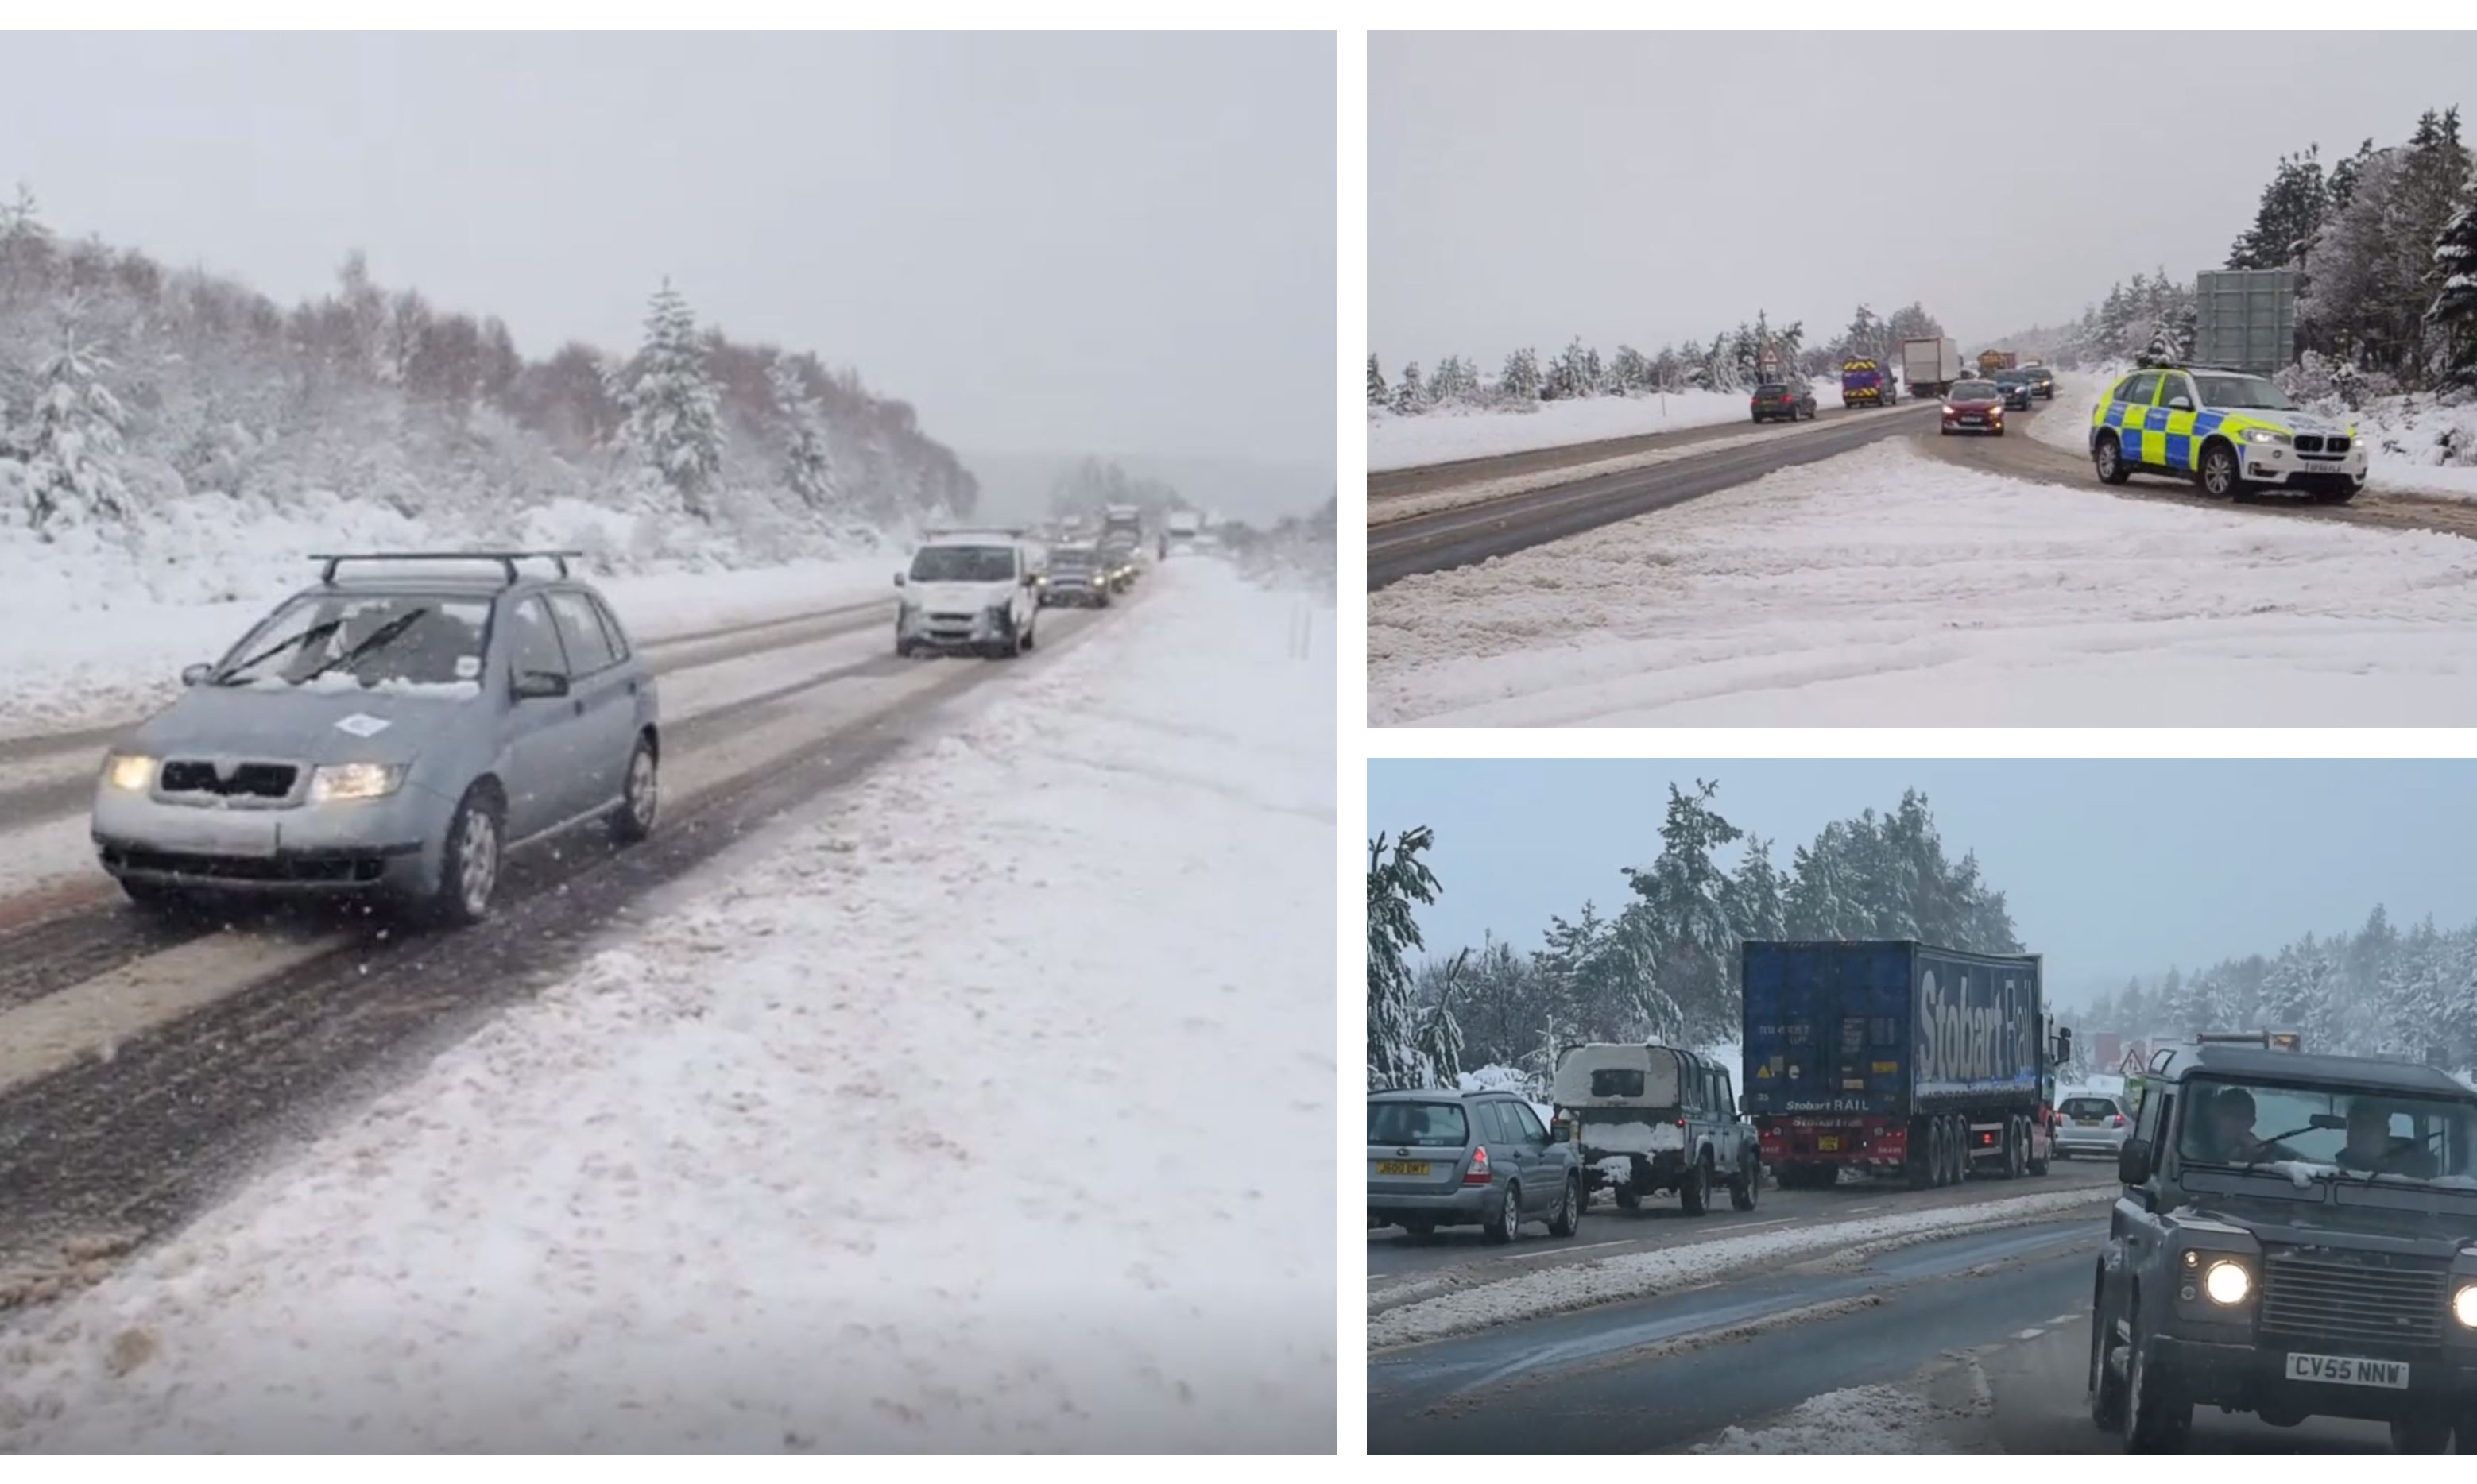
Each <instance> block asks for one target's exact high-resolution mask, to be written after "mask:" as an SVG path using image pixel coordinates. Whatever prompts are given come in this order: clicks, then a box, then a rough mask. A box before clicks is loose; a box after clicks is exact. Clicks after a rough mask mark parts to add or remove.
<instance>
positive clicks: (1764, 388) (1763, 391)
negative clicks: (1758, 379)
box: [1755, 382, 1789, 397]
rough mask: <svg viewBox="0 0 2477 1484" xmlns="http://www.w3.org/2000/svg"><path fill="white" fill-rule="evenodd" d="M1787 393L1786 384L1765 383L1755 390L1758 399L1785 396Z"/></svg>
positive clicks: (1787, 387)
mask: <svg viewBox="0 0 2477 1484" xmlns="http://www.w3.org/2000/svg"><path fill="white" fill-rule="evenodd" d="M1788 393H1789V386H1788V384H1787V383H1782V382H1765V383H1764V384H1762V385H1761V386H1758V387H1756V388H1755V395H1756V396H1758V397H1780V396H1786V395H1788Z"/></svg>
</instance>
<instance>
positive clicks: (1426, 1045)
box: [1413, 949, 1470, 1087]
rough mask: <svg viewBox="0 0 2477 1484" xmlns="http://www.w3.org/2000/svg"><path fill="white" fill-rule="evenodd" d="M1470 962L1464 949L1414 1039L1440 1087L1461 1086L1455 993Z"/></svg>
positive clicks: (1460, 1031) (1422, 1015) (1459, 1029)
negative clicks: (1455, 1018)
mask: <svg viewBox="0 0 2477 1484" xmlns="http://www.w3.org/2000/svg"><path fill="white" fill-rule="evenodd" d="M1469 960H1470V950H1469V949H1464V950H1463V951H1462V952H1461V954H1460V955H1459V956H1457V957H1456V958H1455V959H1454V962H1453V964H1452V966H1451V967H1450V968H1448V969H1447V970H1446V971H1445V973H1444V975H1443V977H1442V981H1441V982H1440V983H1439V985H1438V989H1437V998H1436V999H1435V1000H1434V1001H1433V1002H1430V1003H1429V1004H1428V1006H1427V1007H1426V1008H1425V1009H1423V1010H1421V1011H1420V1012H1419V1025H1418V1029H1417V1030H1416V1032H1414V1036H1413V1040H1414V1043H1415V1044H1416V1045H1417V1047H1418V1051H1419V1054H1420V1055H1421V1056H1422V1057H1424V1058H1425V1059H1426V1061H1427V1063H1428V1068H1429V1071H1430V1074H1431V1075H1432V1076H1434V1077H1435V1078H1436V1084H1435V1085H1437V1086H1439V1087H1459V1086H1461V1085H1462V1078H1463V1027H1462V1026H1460V1025H1458V1024H1457V1023H1456V1022H1455V1020H1454V990H1455V988H1456V981H1457V980H1459V979H1460V978H1461V977H1462V971H1463V967H1464V965H1465V964H1466V963H1468V962H1469Z"/></svg>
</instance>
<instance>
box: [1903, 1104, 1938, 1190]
mask: <svg viewBox="0 0 2477 1484" xmlns="http://www.w3.org/2000/svg"><path fill="white" fill-rule="evenodd" d="M1935 1171H1936V1164H1935V1125H1934V1124H1932V1123H1930V1122H1928V1121H1926V1120H1924V1119H1916V1120H1913V1121H1912V1122H1911V1124H1910V1151H1909V1153H1908V1154H1906V1155H1904V1156H1903V1157H1902V1159H1901V1175H1902V1176H1903V1177H1904V1178H1905V1179H1906V1180H1907V1182H1908V1184H1909V1187H1910V1189H1912V1190H1925V1189H1927V1188H1928V1187H1929V1186H1931V1185H1933V1184H1935Z"/></svg>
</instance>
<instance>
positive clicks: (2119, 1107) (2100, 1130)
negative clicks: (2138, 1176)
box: [2056, 1093, 2133, 1159]
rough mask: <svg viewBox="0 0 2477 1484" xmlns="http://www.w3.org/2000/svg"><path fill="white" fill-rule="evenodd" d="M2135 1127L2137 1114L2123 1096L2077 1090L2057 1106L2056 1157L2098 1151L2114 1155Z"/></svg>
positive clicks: (2112, 1156)
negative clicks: (2116, 1096)
mask: <svg viewBox="0 0 2477 1484" xmlns="http://www.w3.org/2000/svg"><path fill="white" fill-rule="evenodd" d="M2132 1131H2133V1116H2132V1114H2131V1113H2130V1112H2129V1111H2127V1109H2126V1108H2125V1106H2124V1101H2123V1100H2122V1099H2119V1098H2111V1097H2108V1096H2107V1095H2105V1094H2103V1093H2076V1094H2074V1095H2073V1096H2072V1097H2069V1098H2066V1099H2065V1100H2064V1104H2063V1105H2062V1106H2061V1107H2059V1108H2057V1109H2056V1157H2057V1158H2058V1159H2070V1158H2072V1157H2073V1156H2074V1155H2075V1154H2094V1155H2097V1156H2099V1157H2100V1158H2103V1159H2114V1157H2115V1156H2116V1153H2117V1152H2118V1151H2119V1150H2122V1149H2123V1148H2124V1136H2125V1135H2126V1134H2128V1133H2131V1132H2132Z"/></svg>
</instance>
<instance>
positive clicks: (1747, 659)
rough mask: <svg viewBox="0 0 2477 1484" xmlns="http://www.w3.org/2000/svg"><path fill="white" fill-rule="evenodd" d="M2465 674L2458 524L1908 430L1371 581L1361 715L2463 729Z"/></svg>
mask: <svg viewBox="0 0 2477 1484" xmlns="http://www.w3.org/2000/svg"><path fill="white" fill-rule="evenodd" d="M2048 415H2050V416H2053V415H2057V414H2048ZM2046 420H2047V418H2046V417H2045V416H2042V417H2040V418H2037V419H2033V420H2032V421H2033V426H2037V425H2038V424H2039V423H2042V422H2044V421H2046ZM2472 677H2477V543H2471V542H2468V541H2464V540H2462V539H2459V538H2457V537H2453V536H2446V535H2437V534H2432V533H2428V532H2390V531H2375V530H2368V529H2364V528H2361V527H2356V526H2349V525H2342V524H2339V523H2335V522H2324V521H2274V520H2267V519H2264V518H2263V517H2262V516H2260V515H2259V514H2257V513H2254V512H2250V511H2237V510H2233V509H2231V510H2225V511H2221V510H2214V509H2207V510H2197V509H2191V508H2187V507H2178V506H2173V505H2168V504H2165V503H2159V502H2144V501H2131V500H2122V499H2118V498H2115V497H2114V495H2112V494H2110V493H2107V492H2106V491H2104V490H2101V489H2098V488H2095V487H2093V488H2090V489H2087V490H2074V489H2070V488H2063V487H2059V486H2056V485H2051V484H2042V483H2031V482H2021V481H2015V480H2009V479H2004V478H2001V477H1998V476H1993V475H1989V474H1986V473H1983V472H1980V471H1977V470H1973V469H1968V468H1964V467H1960V466H1956V465H1953V464H1949V463H1946V462H1944V461H1942V460H1940V459H1937V458H1929V457H1926V456H1924V455H1922V454H1920V453H1919V452H1918V451H1917V450H1916V449H1914V447H1913V446H1911V444H1910V443H1909V442H1908V440H1889V441H1887V442H1885V443H1881V444H1877V445H1873V446H1870V447H1868V448H1864V449H1861V450H1859V451H1857V452H1855V453H1852V454H1849V455H1846V456H1843V457H1841V458H1831V459H1825V460H1823V461H1821V462H1818V463H1814V464H1809V465H1805V466H1802V467H1798V468H1793V469H1787V470H1783V471H1781V472H1779V473H1777V474H1774V475H1771V476H1768V477H1766V478H1765V479H1763V480H1761V481H1759V482H1754V483H1752V484H1748V485H1743V486H1740V487H1739V488H1736V489H1731V490H1725V491H1722V492H1720V493H1717V494H1714V495H1708V496H1705V497H1704V498H1702V499H1699V500H1694V501H1689V502H1688V503H1687V504H1685V505H1682V506H1679V507H1675V508H1673V509H1668V510H1663V511H1659V512H1656V513H1654V514H1650V515H1646V516H1642V517H1639V518H1638V519H1635V520H1631V521H1625V522H1621V523H1619V524H1616V525H1613V526H1608V527H1604V528H1602V529H1600V530H1598V531H1594V532H1589V533H1586V534H1584V535H1580V536H1576V537H1573V538H1571V539H1568V540H1564V541H1558V542H1553V543H1550V544H1548V545H1545V546H1540V547H1537V548H1534V549H1532V550H1530V551H1526V552H1521V553H1517V554H1515V555H1514V556H1505V557H1500V558H1498V559H1495V560H1492V561H1489V562H1487V563H1484V564H1482V565H1479V566H1476V567H1466V568H1463V569H1460V570H1457V571H1452V572H1440V573H1432V574H1426V575H1421V576H1415V577H1410V578H1406V579H1404V580H1402V581H1398V582H1395V583H1393V584H1392V585H1390V586H1388V587H1386V588H1384V589H1382V590H1380V591H1378V592H1375V593H1371V594H1370V595H1369V597H1368V719H1369V721H1370V722H1371V723H1372V724H1374V725H1378V726H1385V725H1404V724H1421V725H1445V726H1573V725H1601V726H1646V725H1689V726H1693V725H1712V724H1725V725H1739V726H1780V725H1797V726H1821V725H1883V724H1904V725H1910V724H1916V723H1918V722H1920V721H1922V720H1932V721H1933V722H1934V723H1935V724H1936V725H1938V726H1979V725H1993V726H2037V725H2049V726H2090V725H2119V726H2121V725H2139V726H2176V725H2189V726H2201V725H2261V724H2288V725H2316V726H2318V725H2329V724H2331V723H2333V722H2335V721H2357V722H2364V721H2375V720H2379V721H2381V722H2384V723H2386V724H2389V725H2395V726H2413V725H2467V724H2470V723H2471V722H2477V685H2472V684H2470V683H2469V681H2470V679H2471V678H2472Z"/></svg>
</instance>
